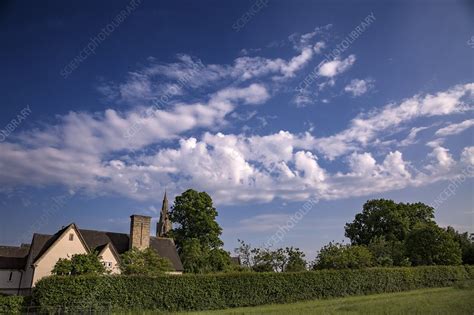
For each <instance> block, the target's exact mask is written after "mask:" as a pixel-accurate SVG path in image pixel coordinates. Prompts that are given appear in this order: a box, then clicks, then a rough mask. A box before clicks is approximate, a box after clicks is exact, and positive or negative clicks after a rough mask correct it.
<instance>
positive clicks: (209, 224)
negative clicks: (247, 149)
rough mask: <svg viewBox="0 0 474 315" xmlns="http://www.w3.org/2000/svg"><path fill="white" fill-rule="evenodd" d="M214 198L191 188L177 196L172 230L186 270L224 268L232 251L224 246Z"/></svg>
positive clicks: (172, 217)
mask: <svg viewBox="0 0 474 315" xmlns="http://www.w3.org/2000/svg"><path fill="white" fill-rule="evenodd" d="M217 215H218V213H217V210H216V208H214V206H213V203H212V198H211V197H210V196H209V195H208V194H207V193H205V192H197V191H195V190H193V189H188V190H186V191H185V192H184V193H182V194H181V195H180V196H177V197H176V199H175V202H174V205H173V206H172V208H171V211H170V219H171V221H172V222H173V223H175V227H174V228H173V230H171V231H170V235H171V237H173V238H174V240H175V242H176V247H177V248H178V252H179V254H180V257H181V260H182V261H183V267H184V270H185V271H186V272H196V273H203V272H216V271H225V270H226V269H227V268H228V267H229V265H230V256H229V253H227V252H226V251H224V250H222V248H221V247H222V245H223V242H222V241H221V239H220V235H221V233H222V229H221V227H220V226H219V224H218V223H217V221H216V217H217Z"/></svg>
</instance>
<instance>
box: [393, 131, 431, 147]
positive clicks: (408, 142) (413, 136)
mask: <svg viewBox="0 0 474 315" xmlns="http://www.w3.org/2000/svg"><path fill="white" fill-rule="evenodd" d="M425 129H428V127H413V128H411V130H410V133H409V134H408V136H407V137H406V138H405V139H403V140H402V141H400V146H402V147H404V146H408V145H411V144H414V143H416V136H417V135H418V133H419V132H420V131H423V130H425Z"/></svg>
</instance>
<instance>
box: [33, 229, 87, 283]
mask: <svg viewBox="0 0 474 315" xmlns="http://www.w3.org/2000/svg"><path fill="white" fill-rule="evenodd" d="M70 234H73V239H72V240H69V235H70ZM74 254H87V249H86V248H85V247H84V245H83V244H82V242H81V240H80V239H79V235H78V234H77V232H76V230H75V229H74V228H72V227H70V228H69V229H68V230H67V231H66V232H65V233H63V235H62V236H61V237H60V238H59V239H58V240H57V241H56V243H55V244H53V245H52V246H51V247H50V248H49V249H48V250H47V251H46V253H45V254H44V255H43V257H42V258H40V260H38V261H37V262H36V266H35V270H34V274H33V286H34V285H35V284H36V282H38V280H40V279H41V278H43V277H47V276H49V275H51V271H52V270H53V268H54V266H55V265H56V262H57V261H58V260H59V258H68V259H70V258H71V257H72V255H74Z"/></svg>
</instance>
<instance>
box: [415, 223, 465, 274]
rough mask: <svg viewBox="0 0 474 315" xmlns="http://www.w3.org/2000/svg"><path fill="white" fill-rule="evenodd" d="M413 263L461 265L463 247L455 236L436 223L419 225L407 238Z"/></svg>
mask: <svg viewBox="0 0 474 315" xmlns="http://www.w3.org/2000/svg"><path fill="white" fill-rule="evenodd" d="M406 249H407V254H408V257H409V258H410V260H411V262H412V264H413V265H459V264H461V262H462V259H461V248H460V247H459V244H458V243H456V241H454V239H453V237H452V236H451V235H450V234H449V233H448V232H446V231H445V230H444V229H442V228H440V227H438V226H436V225H435V224H424V225H419V226H417V227H416V228H415V229H414V230H413V231H411V232H410V234H409V235H408V238H407V240H406Z"/></svg>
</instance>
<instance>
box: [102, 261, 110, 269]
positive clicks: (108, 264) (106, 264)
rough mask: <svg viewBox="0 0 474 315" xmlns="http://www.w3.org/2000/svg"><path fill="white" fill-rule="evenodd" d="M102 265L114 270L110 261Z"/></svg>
mask: <svg viewBox="0 0 474 315" xmlns="http://www.w3.org/2000/svg"><path fill="white" fill-rule="evenodd" d="M102 264H103V265H104V266H105V267H107V268H112V263H111V262H110V261H104V262H102Z"/></svg>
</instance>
